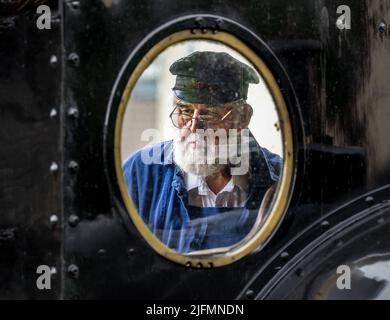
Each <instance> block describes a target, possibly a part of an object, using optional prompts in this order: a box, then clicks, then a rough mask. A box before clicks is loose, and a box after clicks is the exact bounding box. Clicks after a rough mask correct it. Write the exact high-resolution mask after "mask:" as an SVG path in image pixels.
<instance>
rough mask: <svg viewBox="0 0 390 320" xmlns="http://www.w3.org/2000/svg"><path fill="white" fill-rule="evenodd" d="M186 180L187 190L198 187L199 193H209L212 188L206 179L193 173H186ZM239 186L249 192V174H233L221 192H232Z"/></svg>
mask: <svg viewBox="0 0 390 320" xmlns="http://www.w3.org/2000/svg"><path fill="white" fill-rule="evenodd" d="M184 181H185V183H186V188H187V191H190V190H192V189H195V188H198V192H199V195H208V194H209V193H210V188H209V187H208V185H207V183H206V180H205V179H204V178H203V177H201V176H196V175H194V174H192V173H184ZM235 186H238V187H239V188H240V189H242V190H243V191H245V192H248V176H247V175H242V176H232V177H231V179H230V180H229V182H228V183H227V184H226V185H225V187H224V188H223V189H222V190H221V191H220V192H219V193H221V192H225V191H226V192H232V191H233V189H234V187H235Z"/></svg>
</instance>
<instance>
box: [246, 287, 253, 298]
mask: <svg viewBox="0 0 390 320" xmlns="http://www.w3.org/2000/svg"><path fill="white" fill-rule="evenodd" d="M245 296H246V298H247V299H250V300H253V299H254V298H255V292H254V291H253V290H251V289H249V290H247V291H246V292H245Z"/></svg>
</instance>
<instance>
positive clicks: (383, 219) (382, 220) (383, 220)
mask: <svg viewBox="0 0 390 320" xmlns="http://www.w3.org/2000/svg"><path fill="white" fill-rule="evenodd" d="M377 222H378V224H383V223H385V218H383V217H381V218H379V219H378V220H377Z"/></svg>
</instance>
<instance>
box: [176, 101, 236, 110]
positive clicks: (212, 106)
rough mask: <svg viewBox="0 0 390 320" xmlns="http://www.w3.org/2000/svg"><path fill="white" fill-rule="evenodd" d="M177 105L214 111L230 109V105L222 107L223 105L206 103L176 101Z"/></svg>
mask: <svg viewBox="0 0 390 320" xmlns="http://www.w3.org/2000/svg"><path fill="white" fill-rule="evenodd" d="M175 103H176V104H177V105H181V106H185V107H191V108H194V109H213V110H224V109H226V108H228V107H229V105H227V104H226V105H223V104H222V105H221V104H218V105H217V104H204V103H190V102H186V101H183V100H179V99H176V102H175Z"/></svg>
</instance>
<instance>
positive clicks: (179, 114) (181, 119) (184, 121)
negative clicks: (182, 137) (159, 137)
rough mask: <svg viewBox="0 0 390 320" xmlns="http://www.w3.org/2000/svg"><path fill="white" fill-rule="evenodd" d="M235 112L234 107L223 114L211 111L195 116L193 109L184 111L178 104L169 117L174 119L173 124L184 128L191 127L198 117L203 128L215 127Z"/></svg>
mask: <svg viewBox="0 0 390 320" xmlns="http://www.w3.org/2000/svg"><path fill="white" fill-rule="evenodd" d="M232 112H233V109H231V110H229V111H228V112H227V113H225V114H224V115H223V116H221V115H220V114H218V113H214V112H209V113H207V114H201V115H198V116H197V117H194V111H193V110H185V111H182V110H181V107H180V106H176V107H175V109H173V111H172V112H171V114H170V115H169V117H170V118H171V120H172V124H173V125H174V126H175V127H176V128H178V129H181V128H184V127H186V126H188V127H191V125H192V121H193V120H194V119H197V120H198V121H199V126H200V127H201V128H213V127H216V126H218V125H220V124H221V122H225V121H226V119H227V118H228V116H229V115H230V114H231V113H232Z"/></svg>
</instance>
